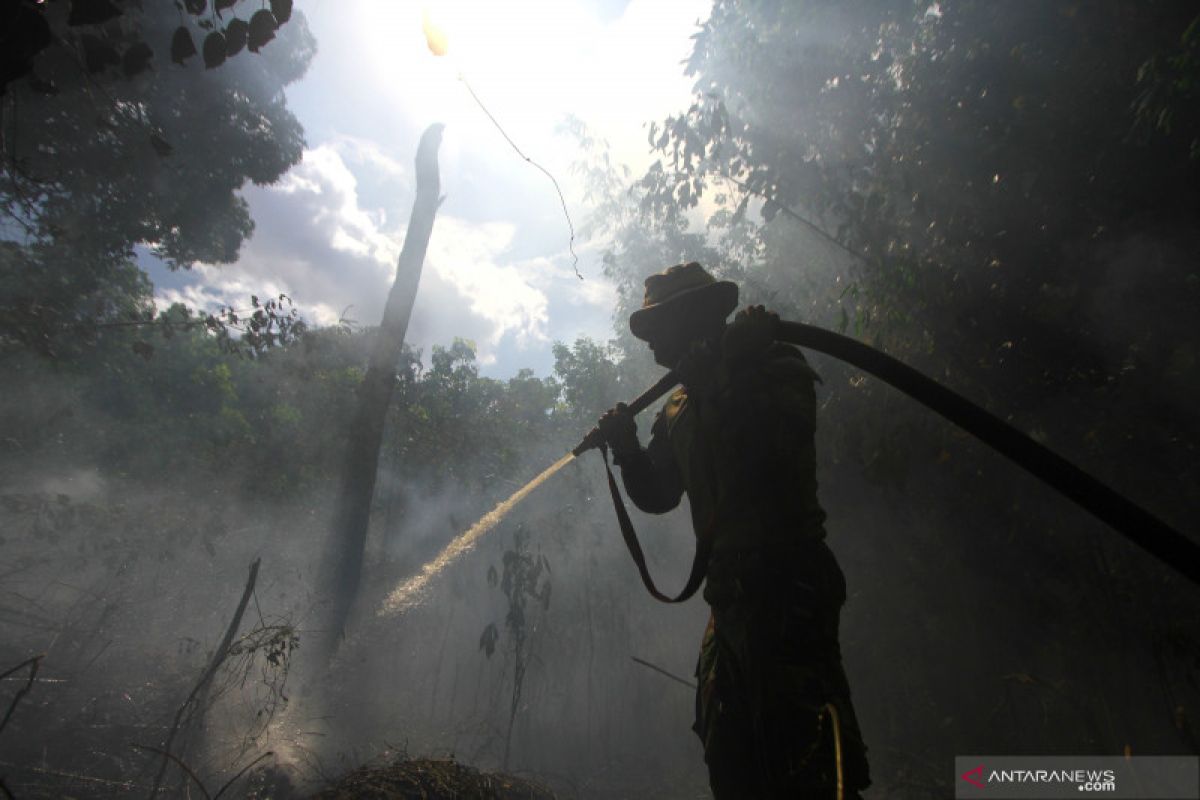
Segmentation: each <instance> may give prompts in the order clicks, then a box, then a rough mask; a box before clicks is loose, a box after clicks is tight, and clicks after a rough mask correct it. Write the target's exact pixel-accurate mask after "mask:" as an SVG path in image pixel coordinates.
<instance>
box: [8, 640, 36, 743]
mask: <svg viewBox="0 0 1200 800" xmlns="http://www.w3.org/2000/svg"><path fill="white" fill-rule="evenodd" d="M45 657H46V654H45V653H42V654H41V655H36V656H34V657H33V658H29V659H26V660H25V661H22V662H21V663H20V664H17V665H16V666H15V667H13V668H12V669H10V670H9V671H8V672H5V673H4V674H3V675H0V681H2V680H4V679H5V678H7V677H8V676H9V675H12V674H13V673H15V672H20V671H21V670H23V669H25V667H29V679H28V680H27V681H25V685H24V686H22V687H21V688H20V689H17V693H16V694H15V695H13V699H12V702H11V703H9V704H8V710H7V711H5V712H4V719H0V731H3V730H4V726H5V725H7V724H8V720H9V719H10V718H11V717H12V715H13V712H14V711H16V710H17V705H18V704H19V703H20V702H21V698H23V697H24V696H25V695H27V694H29V690H30V689H32V688H33V682H34V681H35V680H36V679H37V674H38V667H40V666H41V665H42V659H43V658H45Z"/></svg>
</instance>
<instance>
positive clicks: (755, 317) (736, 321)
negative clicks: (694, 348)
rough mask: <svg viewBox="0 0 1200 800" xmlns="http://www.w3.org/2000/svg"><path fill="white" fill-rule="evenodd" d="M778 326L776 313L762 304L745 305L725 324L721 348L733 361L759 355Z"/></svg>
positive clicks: (770, 342)
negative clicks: (731, 320)
mask: <svg viewBox="0 0 1200 800" xmlns="http://www.w3.org/2000/svg"><path fill="white" fill-rule="evenodd" d="M778 326H779V315H778V314H776V313H774V312H772V311H767V310H766V309H765V308H764V307H763V306H747V307H746V308H744V309H742V310H741V311H739V312H738V313H737V314H736V315H735V316H734V318H733V322H731V323H729V325H728V326H726V328H725V334H724V336H723V337H722V339H721V349H722V350H723V351H724V354H725V357H726V358H727V359H729V360H731V361H734V362H736V361H739V360H743V359H747V358H754V357H756V356H759V355H761V354H763V353H765V352H766V350H767V348H768V347H770V346H771V344H772V343H773V342H774V341H775V332H776V330H777V329H778Z"/></svg>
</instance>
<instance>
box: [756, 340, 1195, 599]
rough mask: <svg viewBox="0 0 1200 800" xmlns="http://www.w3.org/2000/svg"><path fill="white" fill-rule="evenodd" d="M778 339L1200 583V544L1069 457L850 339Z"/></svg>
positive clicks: (891, 359) (906, 366)
mask: <svg viewBox="0 0 1200 800" xmlns="http://www.w3.org/2000/svg"><path fill="white" fill-rule="evenodd" d="M776 338H777V339H779V340H780V341H783V342H788V343H790V344H795V345H799V346H801V347H807V348H809V349H811V350H817V351H819V352H821V353H825V354H826V355H831V356H833V357H834V358H836V359H838V360H840V361H845V362H846V363H848V364H853V365H854V366H856V367H858V368H859V369H861V370H864V371H866V372H869V373H870V374H872V375H874V376H875V377H876V378H879V379H880V380H882V381H884V382H885V383H889V384H891V385H892V386H894V387H896V388H897V389H899V390H900V391H902V392H904V393H905V394H907V395H908V396H909V397H911V398H913V399H914V400H916V401H918V402H919V403H921V404H923V405H925V406H927V407H929V408H931V409H933V410H934V411H936V412H937V413H939V414H941V415H942V416H943V417H945V418H946V419H948V420H950V421H951V422H953V423H954V424H956V425H958V426H959V427H961V428H963V429H964V430H966V431H967V432H968V433H971V434H974V435H975V436H977V437H978V438H979V439H981V440H982V441H983V442H985V443H986V444H989V445H991V446H992V447H993V448H995V449H996V450H998V451H999V452H1001V453H1003V454H1004V455H1006V456H1008V457H1009V458H1010V459H1012V460H1013V461H1015V462H1016V463H1017V464H1018V465H1020V466H1022V467H1024V468H1025V469H1026V470H1028V471H1029V472H1031V473H1033V474H1034V475H1036V476H1037V477H1038V478H1041V479H1042V480H1043V481H1045V482H1046V483H1048V484H1050V485H1051V486H1053V487H1054V488H1055V489H1057V490H1058V491H1060V492H1062V493H1063V494H1064V495H1066V496H1067V497H1069V498H1070V499H1072V500H1074V501H1075V502H1076V503H1078V504H1079V505H1081V506H1083V508H1085V509H1087V510H1088V511H1090V512H1091V513H1092V514H1094V515H1096V516H1097V517H1099V518H1100V519H1101V520H1103V521H1104V522H1105V523H1107V524H1108V525H1110V526H1112V527H1113V528H1114V529H1116V530H1117V531H1118V532H1119V533H1121V534H1123V535H1124V536H1125V537H1126V538H1127V539H1130V540H1131V541H1133V542H1134V544H1137V545H1139V546H1140V547H1142V548H1143V549H1144V550H1146V551H1148V552H1149V553H1150V554H1152V555H1154V556H1157V557H1158V558H1159V559H1160V560H1161V561H1163V562H1165V563H1166V564H1168V565H1170V566H1172V567H1174V568H1175V569H1177V570H1179V572H1180V573H1182V574H1183V575H1185V576H1186V577H1187V578H1189V579H1191V581H1192V582H1193V583H1197V584H1200V545H1198V544H1197V543H1196V542H1195V541H1193V540H1192V539H1190V538H1189V537H1187V536H1184V535H1183V534H1182V533H1180V532H1179V531H1177V530H1175V529H1174V528H1172V527H1171V526H1169V525H1167V524H1166V523H1165V522H1163V521H1162V520H1160V519H1158V518H1157V517H1155V516H1154V515H1153V514H1151V513H1150V512H1148V511H1146V509H1144V508H1142V507H1141V506H1139V505H1137V504H1136V503H1134V502H1132V501H1131V500H1129V499H1128V498H1126V497H1124V496H1123V495H1121V494H1118V493H1117V492H1115V491H1113V490H1112V489H1110V488H1109V487H1107V486H1105V485H1104V484H1103V483H1101V482H1100V481H1098V480H1096V479H1095V478H1093V477H1092V476H1091V475H1088V474H1087V473H1086V472H1084V471H1083V470H1081V469H1079V467H1076V466H1075V465H1074V464H1072V463H1071V462H1069V461H1067V460H1066V459H1065V458H1063V457H1061V456H1059V455H1057V454H1056V453H1054V452H1052V451H1051V450H1049V449H1048V448H1046V447H1044V446H1042V445H1040V444H1038V443H1037V442H1035V441H1034V440H1033V439H1031V438H1029V437H1028V436H1026V435H1025V434H1024V433H1021V432H1020V431H1019V430H1017V429H1016V428H1014V427H1013V426H1011V425H1009V424H1008V423H1006V422H1004V421H1003V420H1001V419H1000V418H998V417H995V416H993V415H992V414H989V413H988V412H987V411H984V410H983V409H982V408H980V407H979V406H977V405H975V404H974V403H972V402H971V401H970V400H967V399H966V398H965V397H963V396H962V395H960V394H957V393H955V392H952V391H950V390H949V389H947V388H946V387H945V386H942V385H941V384H939V383H937V382H935V381H933V380H931V379H929V378H927V377H925V376H924V375H922V374H921V373H920V372H917V371H916V370H915V369H913V368H912V367H910V366H908V365H907V364H903V363H901V362H900V361H897V360H896V359H894V358H892V357H891V356H889V355H886V354H884V353H881V352H880V351H878V350H876V349H875V348H873V347H868V346H867V345H865V344H863V343H862V342H859V341H857V340H855V339H851V338H850V337H848V336H842V335H840V334H836V333H833V332H832V331H827V330H824V329H822V328H817V327H814V326H812V325H805V324H804V323H802V322H780V323H779V328H778V331H777V333H776Z"/></svg>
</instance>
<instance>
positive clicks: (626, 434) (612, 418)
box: [596, 403, 641, 461]
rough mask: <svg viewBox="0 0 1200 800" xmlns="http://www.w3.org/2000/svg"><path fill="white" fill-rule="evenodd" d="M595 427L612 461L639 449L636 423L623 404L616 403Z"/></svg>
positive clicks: (627, 407)
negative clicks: (610, 451)
mask: <svg viewBox="0 0 1200 800" xmlns="http://www.w3.org/2000/svg"><path fill="white" fill-rule="evenodd" d="M596 427H597V428H599V429H600V435H601V436H603V437H604V441H605V442H607V443H608V447H609V449H610V450H612V454H613V460H614V461H619V460H621V459H622V458H623V457H624V456H628V455H631V454H632V453H636V452H637V451H638V450H639V449H641V445H640V444H639V443H638V438H637V423H636V422H634V420H633V414H632V413H631V412H630V411H629V406H627V405H625V404H624V403H617V405H616V407H615V408H612V409H610V410H608V411H606V412H605V414H604V416H602V417H601V418H600V419H599V420H598V421H597V422H596Z"/></svg>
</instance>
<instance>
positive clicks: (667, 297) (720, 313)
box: [629, 261, 738, 340]
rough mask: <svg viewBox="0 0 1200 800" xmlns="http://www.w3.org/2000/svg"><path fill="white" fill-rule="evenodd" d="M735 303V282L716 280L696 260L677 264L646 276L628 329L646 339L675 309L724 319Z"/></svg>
mask: <svg viewBox="0 0 1200 800" xmlns="http://www.w3.org/2000/svg"><path fill="white" fill-rule="evenodd" d="M737 302H738V287H737V284H736V283H733V282H731V281H719V280H717V279H716V278H714V277H713V276H712V275H709V274H708V273H707V272H706V271H705V270H704V267H702V266H700V265H699V264H698V263H696V262H695V261H692V262H690V263H687V264H676V265H675V266H673V267H668V268H667V269H665V270H663V271H662V272H660V273H658V274H656V275H651V276H650V277H649V278H646V295H645V298H644V299H643V300H642V307H641V308H639V309H638V310H637V311H635V312H633V313H632V314H630V315H629V330H631V331H632V332H633V335H634V336H636V337H637V338H639V339H642V340H649V339H650V338H651V337H652V336H653V335H654V334H655V332H656V331H657V329H658V326H659V325H661V324H662V322H663V321H664V320H665V319H667V318H668V317H674V312H675V311H677V310H686V311H687V312H688V316H689V317H693V318H696V317H698V318H705V317H708V318H713V317H715V318H719V319H725V318H726V317H728V316H729V315H730V314H731V313H732V312H733V310H734V309H735V308H737Z"/></svg>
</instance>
